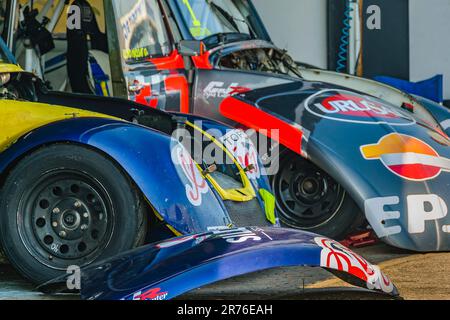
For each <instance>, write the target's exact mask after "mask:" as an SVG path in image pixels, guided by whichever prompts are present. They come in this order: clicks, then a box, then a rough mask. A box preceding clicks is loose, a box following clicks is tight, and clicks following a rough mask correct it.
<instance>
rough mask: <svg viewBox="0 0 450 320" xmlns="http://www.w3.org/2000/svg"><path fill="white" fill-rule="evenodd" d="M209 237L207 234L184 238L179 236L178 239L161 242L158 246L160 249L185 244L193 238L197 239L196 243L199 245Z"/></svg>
mask: <svg viewBox="0 0 450 320" xmlns="http://www.w3.org/2000/svg"><path fill="white" fill-rule="evenodd" d="M207 238H208V237H207V236H199V235H193V236H187V237H182V238H177V239H172V240H168V241H164V242H161V243H159V244H157V245H156V247H157V248H158V249H167V248H171V247H175V246H178V245H180V244H183V243H186V242H189V241H193V240H195V243H194V244H195V245H197V244H200V243H202V242H203V241H205V240H206V239H207Z"/></svg>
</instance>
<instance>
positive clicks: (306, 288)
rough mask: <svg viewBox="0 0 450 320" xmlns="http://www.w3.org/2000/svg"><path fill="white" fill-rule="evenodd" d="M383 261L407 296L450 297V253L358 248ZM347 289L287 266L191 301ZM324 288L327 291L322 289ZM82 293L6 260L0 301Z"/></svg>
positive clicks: (198, 293)
mask: <svg viewBox="0 0 450 320" xmlns="http://www.w3.org/2000/svg"><path fill="white" fill-rule="evenodd" d="M355 251H357V252H358V253H360V254H362V255H363V256H364V257H365V258H367V259H368V260H369V261H371V262H373V263H375V264H378V265H379V266H380V267H381V268H382V270H383V271H384V272H385V273H386V274H387V275H388V276H390V277H391V279H392V280H393V282H394V283H395V284H396V285H397V287H398V288H399V291H400V293H401V295H402V297H403V298H405V299H445V300H450V274H449V272H448V269H447V268H446V266H448V265H450V253H436V254H412V253H410V252H406V251H401V250H398V249H395V248H392V247H388V246H386V245H383V244H378V245H375V246H371V247H367V248H363V249H358V250H355ZM336 287H347V285H346V284H345V283H343V282H342V281H340V280H338V279H336V278H335V277H334V276H332V275H330V274H329V273H328V272H326V271H324V270H322V269H315V268H298V267H296V268H282V269H276V270H268V271H263V272H258V273H255V274H251V275H246V276H242V277H239V278H235V279H230V280H226V281H222V282H220V283H218V284H214V285H211V286H208V287H205V288H201V289H197V290H195V291H193V292H191V293H189V294H187V295H185V296H183V297H182V298H186V299H227V298H230V299H246V298H252V299H255V298H256V299H277V298H278V299H285V298H288V299H290V298H296V297H297V298H299V297H301V295H302V294H303V293H305V292H311V291H312V292H315V291H316V290H319V291H320V290H322V289H323V288H336ZM320 292H321V291H320ZM329 297H330V298H333V299H334V298H337V299H341V298H352V299H359V298H360V297H362V296H358V295H356V296H353V295H348V294H346V295H335V294H332V293H330V294H329ZM74 298H77V297H76V296H67V295H66V296H46V295H43V294H41V293H39V292H36V291H34V290H33V287H32V286H31V285H30V284H29V283H27V282H26V281H25V280H23V279H22V278H21V277H20V276H19V275H18V274H17V273H16V272H15V271H14V270H12V268H11V267H10V266H9V265H8V264H6V263H4V262H3V263H0V300H2V299H32V300H40V299H46V300H47V299H74Z"/></svg>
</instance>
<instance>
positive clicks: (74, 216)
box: [51, 198, 91, 240]
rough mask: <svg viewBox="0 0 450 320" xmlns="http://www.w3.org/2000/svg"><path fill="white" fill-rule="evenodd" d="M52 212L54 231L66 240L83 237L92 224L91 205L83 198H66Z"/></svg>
mask: <svg viewBox="0 0 450 320" xmlns="http://www.w3.org/2000/svg"><path fill="white" fill-rule="evenodd" d="M51 212H52V214H51V222H52V228H53V231H54V232H55V234H57V235H59V236H60V238H63V239H66V240H75V239H81V238H83V233H84V231H86V230H87V229H88V228H89V226H90V225H91V213H90V209H89V206H88V205H86V204H85V203H84V202H83V201H82V200H81V199H77V198H67V199H64V200H63V201H60V202H59V203H57V205H56V206H55V207H54V208H53V209H52V211H51Z"/></svg>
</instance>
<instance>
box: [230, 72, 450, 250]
mask: <svg viewBox="0 0 450 320" xmlns="http://www.w3.org/2000/svg"><path fill="white" fill-rule="evenodd" d="M337 92H339V93H341V94H349V95H353V96H358V97H360V98H361V99H366V100H367V99H369V100H370V101H372V102H374V103H376V104H377V105H379V106H382V107H383V108H385V110H390V112H392V113H393V114H394V113H395V114H397V115H396V116H392V117H391V118H386V117H383V116H381V115H379V116H377V115H376V112H368V111H364V110H363V111H361V112H360V114H359V115H356V116H354V115H353V116H352V115H351V112H350V113H346V112H340V113H332V112H331V113H330V114H325V115H322V116H321V115H318V114H317V112H316V113H315V112H314V111H311V110H312V108H314V107H315V105H316V103H317V102H320V101H322V100H321V99H325V98H327V97H328V98H329V96H330V95H331V96H334V95H335V94H337ZM234 98H235V99H239V100H241V101H243V102H245V103H247V104H250V105H253V106H254V107H255V108H259V109H261V110H263V111H266V112H269V113H271V114H273V115H275V116H278V117H280V118H281V119H285V120H286V121H288V122H289V121H293V122H295V123H297V124H299V125H300V126H301V127H302V131H303V132H304V134H305V136H307V140H304V143H303V145H302V150H304V152H305V153H306V154H307V155H308V159H309V160H311V161H312V162H313V163H315V164H316V165H318V166H319V167H320V168H322V169H324V170H325V171H326V172H327V173H328V174H330V175H331V176H332V177H333V178H334V179H335V180H336V181H337V182H338V183H340V184H341V185H342V186H343V187H344V188H345V190H346V191H348V193H349V194H350V195H351V197H352V198H353V199H354V200H355V201H356V203H357V204H358V205H359V207H360V208H361V210H362V212H364V213H365V216H366V218H367V219H368V221H369V223H370V225H371V226H372V228H373V229H374V231H375V232H376V233H377V235H378V236H379V237H380V238H381V239H382V240H383V241H385V242H386V243H388V244H390V245H393V246H396V247H400V248H404V249H409V250H415V251H421V252H430V251H448V250H449V249H450V234H449V233H448V232H449V231H450V228H449V227H447V226H448V225H450V215H449V212H448V209H449V208H450V206H449V205H450V202H449V199H450V189H449V188H448V185H449V183H450V173H449V172H448V170H445V169H444V170H442V171H441V172H440V174H439V175H437V176H435V177H430V179H428V180H426V181H415V180H412V179H406V178H404V177H401V176H399V175H396V174H394V173H393V172H392V171H390V170H389V169H388V168H387V166H385V165H384V164H383V162H382V161H381V159H373V160H367V159H365V158H364V156H363V154H362V152H361V147H363V146H367V145H376V144H378V143H379V141H380V140H381V139H382V138H384V137H386V136H388V135H390V134H401V135H405V136H410V137H414V138H417V139H419V140H421V141H422V142H424V143H426V144H428V145H429V146H430V147H432V148H433V149H434V150H435V151H436V152H437V154H438V156H437V157H434V159H437V158H441V160H443V161H445V159H450V140H449V139H448V138H447V137H444V136H442V135H441V134H440V133H439V132H438V131H436V130H435V129H434V128H433V127H432V126H431V125H429V124H427V123H425V122H423V121H422V120H421V119H420V118H419V117H416V116H415V115H414V114H412V113H410V112H408V111H405V110H401V109H400V108H397V107H395V106H394V105H391V104H389V103H388V102H386V101H383V100H380V99H376V98H373V97H368V96H364V95H360V94H358V93H356V92H352V91H349V90H346V89H342V88H341V87H337V86H333V85H331V84H327V83H319V82H308V81H297V82H294V83H291V84H286V85H280V86H275V87H268V88H263V89H257V90H254V91H251V92H248V93H246V94H242V95H237V96H234ZM421 102H424V100H423V99H422V100H421ZM426 105H427V106H428V107H430V110H434V115H435V117H437V116H438V115H439V114H440V115H441V117H442V120H444V119H445V120H446V119H448V118H445V117H446V114H447V113H448V111H447V110H446V109H444V108H443V107H442V106H439V105H437V106H436V105H433V104H432V103H431V102H429V103H427V104H426ZM337 119H340V120H337ZM399 152H401V150H400V151H399ZM419 163H420V162H419ZM421 196H424V197H425V198H422V199H425V200H420V199H419V200H417V199H418V197H421ZM414 199H416V200H417V201H414ZM438 199H439V200H438ZM441 200H442V201H443V204H440V202H439V201H441ZM377 201H378V202H377ZM420 201H423V202H420ZM431 202H434V203H433V204H431ZM374 203H375V204H374ZM376 203H383V205H381V206H380V205H376ZM430 204H431V205H430ZM427 206H428V207H427ZM424 207H425V208H427V209H426V210H428V211H433V212H434V214H433V215H434V216H428V217H427V216H426V212H428V211H424V209H423V208H424ZM421 208H422V209H421ZM417 211H422V214H420V212H419V213H417ZM422 224H423V225H424V227H423V230H421V229H420V228H412V227H411V225H414V226H418V225H422Z"/></svg>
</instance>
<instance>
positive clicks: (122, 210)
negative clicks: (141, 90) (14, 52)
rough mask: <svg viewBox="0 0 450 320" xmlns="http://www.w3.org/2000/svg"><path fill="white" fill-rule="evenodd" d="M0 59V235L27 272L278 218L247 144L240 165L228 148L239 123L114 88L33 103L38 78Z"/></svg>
mask: <svg viewBox="0 0 450 320" xmlns="http://www.w3.org/2000/svg"><path fill="white" fill-rule="evenodd" d="M0 58H1V61H2V62H1V63H0V187H1V191H0V212H1V214H0V242H1V248H2V249H3V251H4V253H5V255H6V257H7V258H8V260H9V261H10V262H11V263H12V264H13V265H14V267H16V268H17V270H18V271H19V272H20V273H21V274H22V275H24V276H25V277H26V278H28V279H29V280H31V281H32V282H34V283H38V284H41V283H43V282H46V281H48V280H50V279H53V278H55V277H57V276H59V275H61V274H65V273H66V270H67V268H68V267H70V266H80V267H81V266H85V265H89V264H91V263H93V262H96V261H100V260H103V259H106V258H110V257H112V256H114V255H117V254H119V253H121V252H123V251H127V250H130V249H133V248H135V247H138V246H140V245H143V244H145V243H151V242H155V241H161V240H165V239H170V238H173V237H175V236H180V235H187V234H193V233H199V232H208V231H211V230H222V229H228V228H232V227H236V226H246V225H261V226H270V225H272V226H273V225H275V226H277V225H278V221H277V217H276V212H275V199H274V197H273V196H272V194H271V189H270V184H269V181H268V179H267V177H266V176H265V175H264V172H263V168H262V167H261V166H260V161H259V160H258V157H257V155H256V152H254V153H253V157H246V159H247V160H248V161H247V162H246V163H247V166H244V167H243V166H242V165H241V164H240V162H239V161H238V159H237V158H236V157H235V156H234V155H233V154H239V155H242V154H240V153H236V152H244V153H245V152H246V151H245V150H250V151H251V150H252V149H250V147H249V149H245V148H246V145H244V144H246V143H251V142H250V141H247V140H246V139H247V138H246V136H245V134H244V133H243V132H240V131H237V130H231V129H230V128H228V127H226V126H224V125H222V124H219V123H217V122H214V121H211V120H207V119H201V118H198V117H184V116H181V115H177V114H168V113H165V112H162V111H158V110H154V109H149V108H147V107H145V106H140V105H138V104H136V103H133V102H131V101H128V100H122V99H115V98H103V97H83V96H72V97H70V96H65V97H64V99H57V97H53V98H54V99H57V100H58V101H59V103H60V104H59V105H56V104H44V103H38V102H36V100H37V96H36V92H35V90H36V89H37V88H38V87H39V86H40V85H42V84H41V83H40V80H39V79H38V78H36V76H34V75H33V74H29V73H27V72H24V71H23V70H22V69H21V68H20V67H19V66H17V65H14V64H11V63H10V61H9V57H8V54H7V53H5V54H2V55H1V57H0ZM41 90H42V89H41ZM61 104H62V105H61ZM71 105H78V106H80V107H79V108H74V107H71ZM96 109H101V110H104V111H109V114H106V113H98V112H95V110H96ZM199 120H201V121H199ZM212 131H214V133H215V136H212V135H211V133H209V132H212ZM219 139H222V140H223V142H221V140H219ZM187 142H192V143H187ZM225 145H229V146H231V147H233V149H227V148H226V147H225ZM197 146H200V150H198V149H195V147H197ZM205 150H211V152H213V153H214V155H215V157H214V158H212V159H213V160H214V162H210V161H212V160H209V159H210V158H209V157H207V154H206V153H204V151H205ZM250 151H249V152H250ZM220 155H222V156H223V158H222V161H219V160H220V158H219V156H220ZM244 156H245V155H244ZM194 159H199V160H197V161H198V162H197V161H196V160H194Z"/></svg>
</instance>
